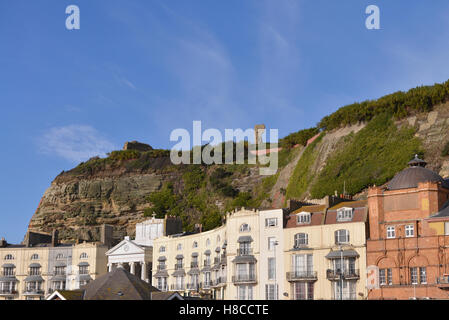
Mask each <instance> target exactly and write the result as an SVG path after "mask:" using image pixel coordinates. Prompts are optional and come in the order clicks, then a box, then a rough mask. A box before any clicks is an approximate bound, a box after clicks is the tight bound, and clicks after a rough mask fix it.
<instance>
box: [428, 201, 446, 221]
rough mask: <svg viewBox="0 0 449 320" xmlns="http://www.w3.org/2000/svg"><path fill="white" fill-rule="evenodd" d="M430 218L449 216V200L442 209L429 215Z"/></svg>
mask: <svg viewBox="0 0 449 320" xmlns="http://www.w3.org/2000/svg"><path fill="white" fill-rule="evenodd" d="M429 218H430V219H433V218H435V219H437V218H449V200H448V201H446V203H445V204H444V205H443V206H442V207H441V210H440V211H439V212H437V213H436V214H434V215H433V216H430V217H429Z"/></svg>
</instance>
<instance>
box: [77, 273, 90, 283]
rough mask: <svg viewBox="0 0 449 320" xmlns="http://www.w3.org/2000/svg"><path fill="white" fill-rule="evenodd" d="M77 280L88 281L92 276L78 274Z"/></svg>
mask: <svg viewBox="0 0 449 320" xmlns="http://www.w3.org/2000/svg"><path fill="white" fill-rule="evenodd" d="M79 280H80V281H90V280H92V278H91V277H90V275H88V274H80V276H79Z"/></svg>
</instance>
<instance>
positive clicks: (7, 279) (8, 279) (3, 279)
mask: <svg viewBox="0 0 449 320" xmlns="http://www.w3.org/2000/svg"><path fill="white" fill-rule="evenodd" d="M12 281H14V282H17V281H19V280H17V278H16V277H15V276H4V277H0V282H12Z"/></svg>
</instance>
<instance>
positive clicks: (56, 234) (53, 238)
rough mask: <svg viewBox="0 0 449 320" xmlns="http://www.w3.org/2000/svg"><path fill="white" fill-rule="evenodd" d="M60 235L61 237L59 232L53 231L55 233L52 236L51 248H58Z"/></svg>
mask: <svg viewBox="0 0 449 320" xmlns="http://www.w3.org/2000/svg"><path fill="white" fill-rule="evenodd" d="M58 235H59V232H58V230H53V232H52V234H51V246H52V247H56V246H57V245H58V243H59V239H58Z"/></svg>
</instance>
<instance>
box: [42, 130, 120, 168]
mask: <svg viewBox="0 0 449 320" xmlns="http://www.w3.org/2000/svg"><path fill="white" fill-rule="evenodd" d="M114 149H116V148H115V147H114V145H113V144H112V143H111V142H110V141H108V140H107V139H106V138H104V137H103V136H102V135H101V134H100V133H99V132H98V131H97V130H96V129H95V128H93V127H91V126H88V125H69V126H65V127H55V128H51V129H49V130H48V131H47V132H45V133H44V134H43V135H42V136H41V137H40V138H39V150H40V152H42V153H44V154H48V155H52V156H58V157H61V158H64V159H66V160H68V161H71V162H82V161H86V160H88V159H89V158H91V157H94V156H101V157H104V156H105V155H106V153H107V152H110V151H112V150H114Z"/></svg>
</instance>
